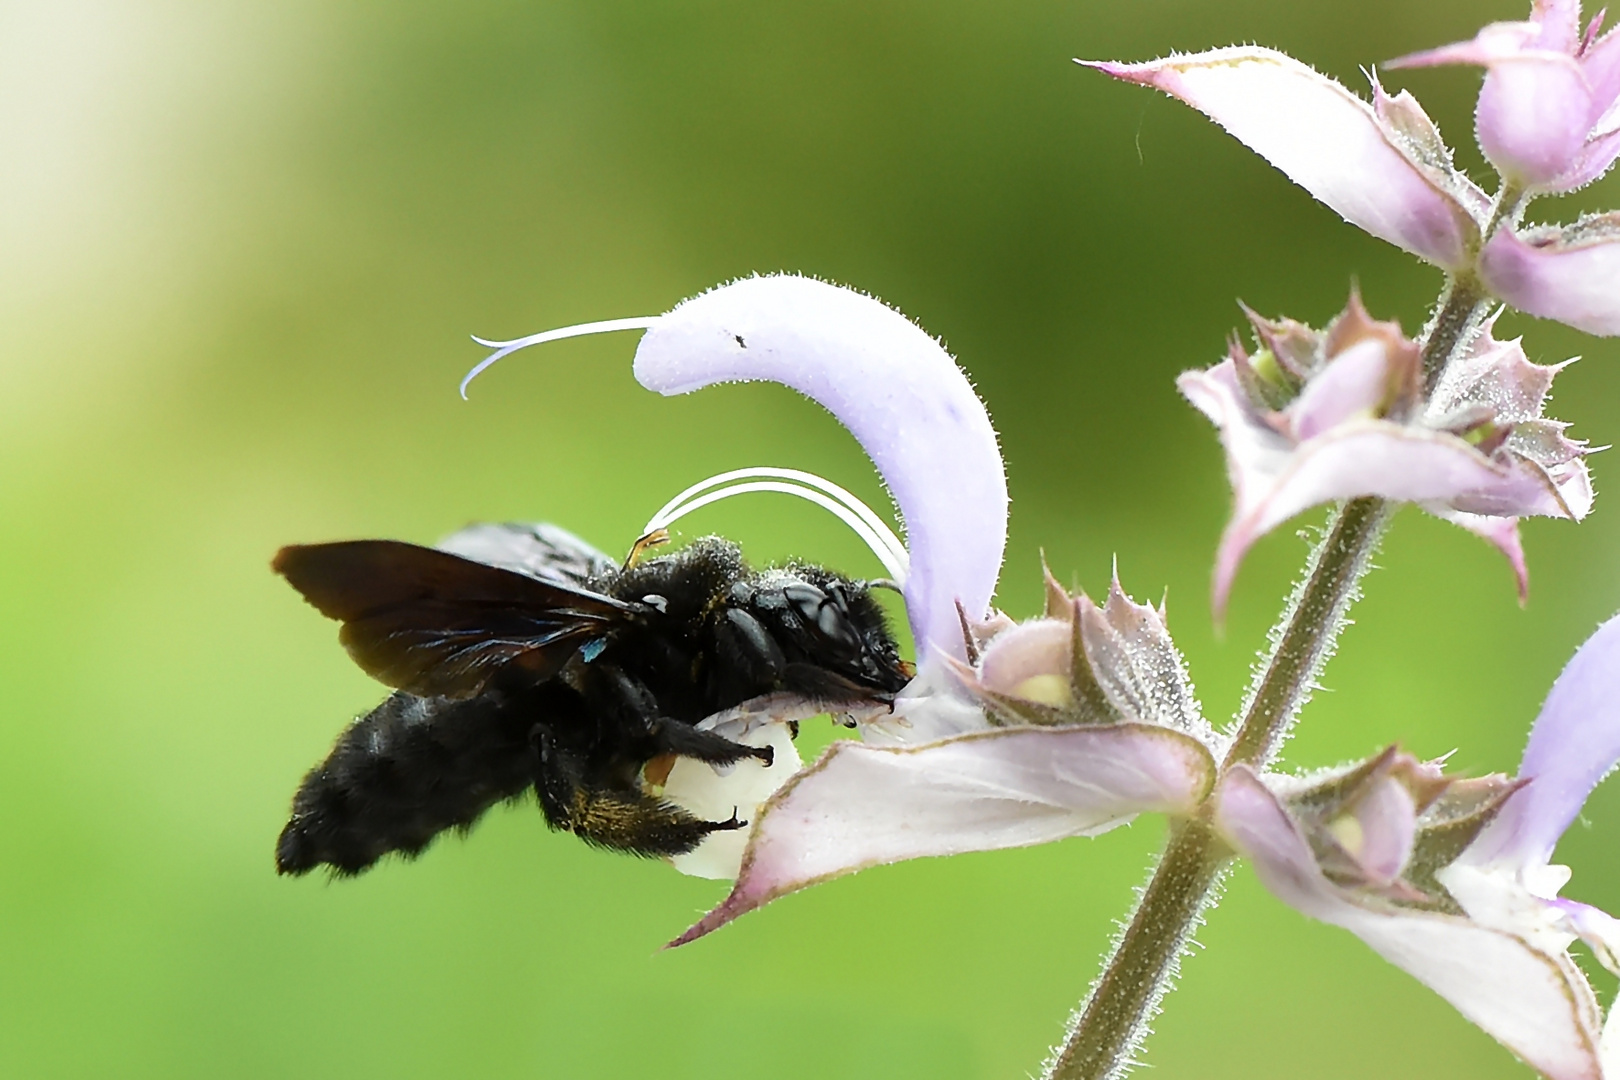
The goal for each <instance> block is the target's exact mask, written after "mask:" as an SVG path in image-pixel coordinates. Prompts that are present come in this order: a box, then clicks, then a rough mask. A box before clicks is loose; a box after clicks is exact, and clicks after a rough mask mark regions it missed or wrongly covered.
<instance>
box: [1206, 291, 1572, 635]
mask: <svg viewBox="0 0 1620 1080" xmlns="http://www.w3.org/2000/svg"><path fill="white" fill-rule="evenodd" d="M1249 321H1250V323H1251V325H1252V327H1253V331H1254V335H1255V340H1256V342H1257V344H1258V350H1257V351H1256V352H1255V353H1253V354H1250V353H1249V352H1247V351H1246V350H1245V349H1244V348H1243V346H1242V345H1241V343H1240V342H1239V341H1238V340H1237V339H1236V338H1234V339H1233V340H1232V343H1231V347H1230V350H1229V353H1228V356H1227V358H1226V359H1225V360H1223V361H1222V362H1221V363H1219V364H1217V365H1215V366H1214V367H1212V368H1209V369H1208V370H1206V371H1189V372H1186V373H1185V374H1183V375H1182V376H1181V377H1180V378H1179V379H1178V380H1176V385H1177V386H1178V387H1180V389H1181V392H1182V393H1183V394H1185V395H1186V396H1187V399H1188V400H1189V401H1191V402H1192V403H1193V404H1194V405H1195V406H1197V408H1198V409H1199V411H1200V412H1202V413H1203V414H1204V415H1205V416H1207V417H1209V419H1210V420H1211V421H1213V422H1214V423H1215V424H1216V426H1217V427H1219V428H1220V433H1221V442H1222V443H1223V444H1224V445H1225V447H1226V462H1227V471H1228V473H1229V474H1230V476H1231V480H1232V490H1233V493H1234V496H1235V500H1236V503H1237V505H1236V508H1235V509H1234V511H1233V514H1232V521H1231V524H1229V525H1228V526H1227V529H1226V533H1225V535H1224V536H1223V537H1222V538H1221V545H1220V550H1219V552H1218V553H1217V555H1216V558H1215V585H1214V593H1215V610H1216V613H1217V614H1220V613H1221V612H1223V611H1224V610H1225V607H1226V599H1227V596H1228V594H1229V592H1230V590H1231V585H1232V579H1233V577H1234V575H1235V574H1236V572H1237V567H1238V563H1239V562H1240V561H1241V560H1242V558H1243V555H1244V553H1245V552H1246V551H1247V550H1248V548H1249V545H1251V544H1252V543H1253V542H1254V541H1255V540H1256V539H1257V538H1259V537H1260V536H1261V535H1263V534H1264V533H1266V532H1268V531H1270V530H1271V529H1274V528H1276V527H1277V526H1278V525H1279V524H1281V523H1282V522H1284V521H1286V520H1287V519H1288V518H1291V517H1293V516H1294V515H1295V514H1297V513H1299V512H1300V511H1302V510H1305V509H1307V508H1308V507H1312V506H1319V505H1321V504H1323V503H1329V502H1333V501H1335V500H1337V499H1347V498H1352V497H1354V496H1358V495H1376V496H1380V497H1382V498H1385V499H1390V500H1394V501H1403V502H1415V503H1418V504H1419V505H1420V506H1422V507H1423V508H1424V509H1426V510H1428V511H1430V512H1431V513H1433V514H1436V515H1438V516H1440V517H1442V518H1445V519H1446V520H1448V521H1452V522H1455V523H1456V524H1458V525H1461V526H1462V527H1464V528H1466V529H1469V530H1470V531H1472V532H1475V533H1478V534H1479V535H1481V536H1483V537H1484V538H1485V539H1487V540H1489V541H1490V542H1491V543H1493V544H1495V545H1496V546H1497V547H1498V548H1499V549H1501V551H1502V552H1503V554H1505V555H1506V556H1507V558H1508V561H1509V563H1510V564H1511V565H1512V567H1513V572H1514V575H1515V577H1516V578H1517V580H1518V583H1519V594H1520V596H1521V598H1522V597H1523V596H1524V593H1525V591H1526V589H1527V588H1528V584H1529V571H1528V570H1527V569H1526V567H1525V560H1524V549H1523V547H1522V546H1521V545H1520V543H1519V531H1518V519H1519V518H1520V517H1524V516H1531V515H1545V516H1550V517H1562V518H1569V519H1572V520H1575V521H1579V520H1580V519H1581V518H1583V517H1585V516H1586V514H1587V511H1588V510H1590V509H1591V506H1592V482H1591V478H1590V476H1589V475H1588V473H1587V468H1586V462H1585V461H1584V457H1585V454H1586V448H1585V446H1584V444H1582V443H1577V442H1574V441H1572V440H1570V439H1568V438H1566V437H1565V435H1564V425H1562V424H1560V423H1558V422H1557V421H1554V420H1549V419H1546V418H1544V417H1543V416H1542V407H1543V404H1544V403H1545V401H1546V398H1547V393H1548V390H1549V389H1550V387H1551V385H1552V380H1553V376H1554V375H1556V374H1557V373H1558V372H1559V370H1561V369H1560V368H1558V367H1542V366H1539V365H1536V364H1532V363H1531V362H1530V361H1529V359H1528V358H1527V357H1526V356H1525V354H1524V349H1523V348H1522V347H1521V345H1520V343H1519V341H1518V340H1517V339H1515V340H1513V341H1497V340H1496V339H1495V337H1494V336H1493V335H1492V332H1491V331H1492V326H1493V324H1494V320H1492V321H1491V322H1490V323H1487V324H1486V325H1485V326H1484V327H1483V328H1482V329H1481V330H1480V332H1479V334H1478V335H1477V336H1476V337H1475V338H1474V340H1473V341H1472V342H1471V343H1470V345H1469V348H1468V350H1467V352H1466V353H1465V354H1464V355H1463V356H1461V357H1458V358H1457V359H1456V360H1454V361H1453V362H1452V364H1451V365H1450V367H1448V368H1447V370H1446V372H1445V374H1444V376H1443V377H1442V378H1441V379H1440V381H1439V383H1438V385H1437V386H1435V387H1434V389H1433V390H1432V391H1426V390H1425V389H1424V386H1423V373H1422V370H1421V365H1420V358H1419V354H1418V347H1417V345H1416V344H1415V343H1413V342H1411V341H1408V340H1407V339H1406V338H1405V337H1404V336H1403V335H1402V334H1401V330H1400V327H1399V326H1397V325H1395V324H1394V323H1388V322H1375V321H1373V319H1372V318H1371V317H1370V316H1368V314H1367V312H1366V310H1365V309H1364V308H1363V307H1362V306H1361V300H1360V298H1359V297H1356V296H1352V297H1351V298H1350V304H1349V306H1348V307H1346V308H1345V310H1344V311H1343V312H1342V313H1341V314H1339V315H1338V316H1337V317H1336V318H1335V319H1334V320H1333V321H1332V322H1331V323H1330V324H1329V325H1328V327H1327V329H1325V330H1322V331H1317V330H1312V329H1311V328H1310V327H1307V326H1304V325H1303V324H1301V323H1297V322H1294V321H1292V320H1287V319H1284V320H1280V321H1272V320H1268V319H1263V318H1261V317H1260V316H1258V315H1256V314H1254V313H1253V312H1250V313H1249Z"/></svg>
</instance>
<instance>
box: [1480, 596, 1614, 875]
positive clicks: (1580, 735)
mask: <svg viewBox="0 0 1620 1080" xmlns="http://www.w3.org/2000/svg"><path fill="white" fill-rule="evenodd" d="M1617 762H1620V617H1615V618H1612V619H1610V620H1609V621H1608V622H1606V623H1604V624H1603V625H1602V626H1600V627H1598V630H1597V633H1595V634H1593V635H1592V636H1591V637H1590V638H1588V639H1587V640H1586V643H1585V644H1584V645H1582V646H1581V647H1580V648H1579V649H1578V650H1576V652H1575V655H1574V657H1573V658H1572V659H1571V660H1570V662H1569V664H1568V665H1567V666H1566V667H1565V668H1564V671H1563V673H1562V674H1561V675H1559V676H1558V681H1557V682H1555V683H1553V688H1552V691H1551V693H1549V694H1548V695H1547V701H1546V704H1544V705H1543V706H1542V707H1541V715H1540V716H1538V717H1537V718H1536V722H1535V725H1534V726H1533V727H1532V728H1531V729H1530V742H1529V744H1528V745H1527V746H1526V747H1525V750H1524V760H1523V762H1522V763H1521V764H1520V766H1519V777H1520V779H1527V780H1529V781H1530V782H1529V783H1528V784H1526V785H1525V786H1524V787H1523V788H1521V789H1520V790H1519V791H1517V792H1515V793H1514V794H1513V795H1512V796H1511V797H1510V798H1509V799H1508V801H1507V802H1506V804H1504V805H1503V807H1502V809H1501V811H1500V812H1499V813H1498V814H1497V815H1496V817H1495V819H1494V820H1492V821H1491V823H1490V824H1489V825H1487V826H1486V827H1485V830H1484V831H1483V832H1482V833H1481V834H1480V835H1479V838H1478V839H1476V840H1475V841H1474V843H1473V844H1472V845H1471V846H1470V847H1469V849H1468V853H1467V856H1466V857H1467V859H1468V861H1469V862H1471V863H1477V864H1488V863H1505V864H1507V865H1510V866H1513V867H1527V866H1541V865H1545V864H1546V863H1547V862H1548V861H1549V860H1550V859H1551V858H1552V853H1553V848H1554V847H1555V846H1556V845H1557V843H1558V838H1559V837H1560V836H1562V835H1563V834H1564V830H1565V829H1567V828H1569V824H1570V822H1572V821H1574V820H1575V815H1576V814H1578V813H1580V809H1581V806H1582V804H1583V803H1585V802H1586V797H1587V796H1588V795H1589V794H1591V792H1592V789H1593V788H1594V787H1596V786H1597V783H1598V781H1599V780H1602V779H1603V777H1604V776H1606V775H1608V773H1609V771H1610V770H1612V769H1613V768H1614V767H1615V764H1616V763H1617Z"/></svg>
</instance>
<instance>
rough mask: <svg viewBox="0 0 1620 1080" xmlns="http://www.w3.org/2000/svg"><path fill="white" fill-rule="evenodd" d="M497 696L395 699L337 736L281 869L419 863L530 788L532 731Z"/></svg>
mask: <svg viewBox="0 0 1620 1080" xmlns="http://www.w3.org/2000/svg"><path fill="white" fill-rule="evenodd" d="M525 712H526V710H521V709H517V708H515V707H513V706H512V705H511V704H510V703H509V702H508V701H506V699H504V698H503V697H501V696H499V695H496V694H486V695H484V696H482V697H478V698H473V699H471V700H468V701H452V700H450V699H447V698H419V697H414V696H412V695H410V694H404V693H396V694H394V695H393V696H392V697H390V698H389V699H388V700H387V701H384V702H383V703H382V704H381V705H379V706H377V708H375V709H373V710H372V711H371V712H370V713H369V714H368V715H366V716H364V717H361V718H360V719H359V720H356V721H355V722H354V723H353V724H351V725H349V727H348V729H347V730H345V731H344V732H343V734H342V735H340V736H339V737H338V740H337V743H336V744H335V745H334V746H333V747H332V752H331V754H329V755H328V756H327V758H326V760H325V761H324V762H322V763H321V764H320V765H317V766H316V767H315V768H313V769H311V770H310V771H309V774H308V775H307V776H305V777H304V782H303V784H301V785H300V786H299V788H298V794H296V795H295V796H293V805H292V819H291V820H290V821H288V822H287V826H286V828H284V829H283V830H282V831H281V838H280V839H279V840H278V841H277V843H276V869H277V871H279V872H280V873H283V874H303V873H307V872H308V871H310V870H313V869H314V868H315V867H317V866H319V865H321V864H323V863H324V864H326V865H328V866H330V867H332V869H333V870H334V871H335V872H337V873H338V874H342V875H349V874H358V873H360V872H361V871H362V870H365V869H366V868H368V867H369V866H371V865H372V864H373V863H375V862H376V861H377V860H378V859H380V858H382V857H383V856H384V855H387V854H389V853H390V852H394V851H398V852H400V853H402V854H404V855H406V856H414V855H416V854H417V853H419V852H420V851H421V850H422V849H423V848H425V847H427V846H428V844H429V843H431V842H432V840H433V838H434V837H435V836H437V835H438V834H439V833H441V832H443V831H445V830H446V829H453V828H454V829H467V828H470V827H471V826H472V824H473V823H474V822H475V821H477V820H478V818H479V816H480V815H482V814H483V813H484V811H485V810H488V809H489V808H490V807H491V806H493V805H495V804H496V803H498V802H500V801H502V800H503V799H510V798H514V797H516V796H519V795H521V794H523V792H524V791H525V790H526V789H527V788H528V787H529V786H530V784H532V783H533V780H534V767H535V759H536V753H535V750H534V747H533V743H532V741H531V740H530V738H529V732H530V730H531V728H532V727H533V723H532V721H530V720H528V719H527V718H526V717H525V715H524V713H525Z"/></svg>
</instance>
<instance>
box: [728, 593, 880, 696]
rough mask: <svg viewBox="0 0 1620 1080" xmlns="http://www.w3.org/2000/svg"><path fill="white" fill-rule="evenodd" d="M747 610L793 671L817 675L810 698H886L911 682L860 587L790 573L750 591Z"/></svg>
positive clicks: (876, 608) (874, 606)
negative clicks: (805, 670)
mask: <svg viewBox="0 0 1620 1080" xmlns="http://www.w3.org/2000/svg"><path fill="white" fill-rule="evenodd" d="M747 606H748V608H749V609H750V610H751V611H752V612H753V614H754V615H755V617H756V618H758V619H759V620H760V621H761V623H762V624H763V625H764V626H766V627H767V628H768V631H769V633H770V635H771V637H772V638H773V639H775V641H776V643H777V644H778V646H780V647H781V649H782V651H783V653H784V654H785V656H786V658H787V659H788V660H789V661H790V662H796V663H795V665H794V666H798V667H800V668H801V669H802V668H804V667H809V668H811V669H814V670H815V671H816V672H818V673H819V676H820V677H821V679H822V680H823V681H824V685H823V686H822V687H821V688H819V689H820V693H818V694H816V695H815V696H825V697H834V698H836V697H841V696H842V697H847V696H849V693H850V691H851V690H854V691H858V692H861V693H864V694H867V695H872V696H883V697H887V696H889V695H892V694H895V693H897V692H898V691H899V690H900V689H901V688H902V687H904V686H905V685H906V683H907V682H908V681H910V679H911V675H912V667H911V665H910V664H908V663H906V662H905V661H903V660H901V659H900V649H899V646H898V645H896V644H895V640H894V637H893V635H891V634H890V633H889V626H888V620H887V619H885V618H884V615H883V609H882V608H881V607H879V606H878V604H877V602H876V601H875V600H874V599H872V596H871V595H870V592H869V589H868V586H867V585H866V583H865V582H860V581H850V580H848V579H846V578H843V577H840V576H838V575H836V574H833V573H831V572H830V571H825V570H820V569H819V568H813V567H802V568H796V569H795V571H794V572H793V573H792V574H791V575H787V576H785V577H784V578H783V579H782V580H780V581H777V582H772V583H770V584H769V585H768V586H766V587H762V588H756V589H754V590H753V591H752V594H751V596H750V597H749V602H748V605H747ZM801 677H806V678H810V679H812V680H813V679H814V678H815V676H808V675H804V674H803V673H802V672H801ZM803 689H806V690H812V691H814V690H815V689H817V688H814V687H806V688H803ZM839 691H842V692H841V693H840V692H839Z"/></svg>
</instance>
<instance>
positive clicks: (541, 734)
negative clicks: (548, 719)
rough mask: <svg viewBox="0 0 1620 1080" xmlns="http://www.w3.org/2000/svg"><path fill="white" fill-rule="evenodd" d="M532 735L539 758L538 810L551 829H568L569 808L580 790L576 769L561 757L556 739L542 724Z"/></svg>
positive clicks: (569, 827) (569, 826)
mask: <svg viewBox="0 0 1620 1080" xmlns="http://www.w3.org/2000/svg"><path fill="white" fill-rule="evenodd" d="M531 738H532V739H533V741H534V744H535V750H536V753H537V755H538V758H539V767H538V768H536V769H535V772H534V793H535V795H536V796H537V797H538V798H539V800H540V812H541V813H542V814H544V815H545V818H546V824H548V825H550V826H551V827H552V828H553V829H571V828H573V823H572V821H571V820H570V807H571V806H572V805H573V803H574V799H575V796H576V794H577V793H578V791H579V781H578V779H577V776H576V773H577V770H576V769H573V768H570V767H568V765H567V763H565V762H564V761H563V760H562V759H561V755H560V754H559V752H558V750H557V740H556V739H555V738H554V737H553V736H552V734H551V732H549V731H547V730H546V729H545V728H544V727H536V728H535V729H534V733H533V735H532V736H531Z"/></svg>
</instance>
